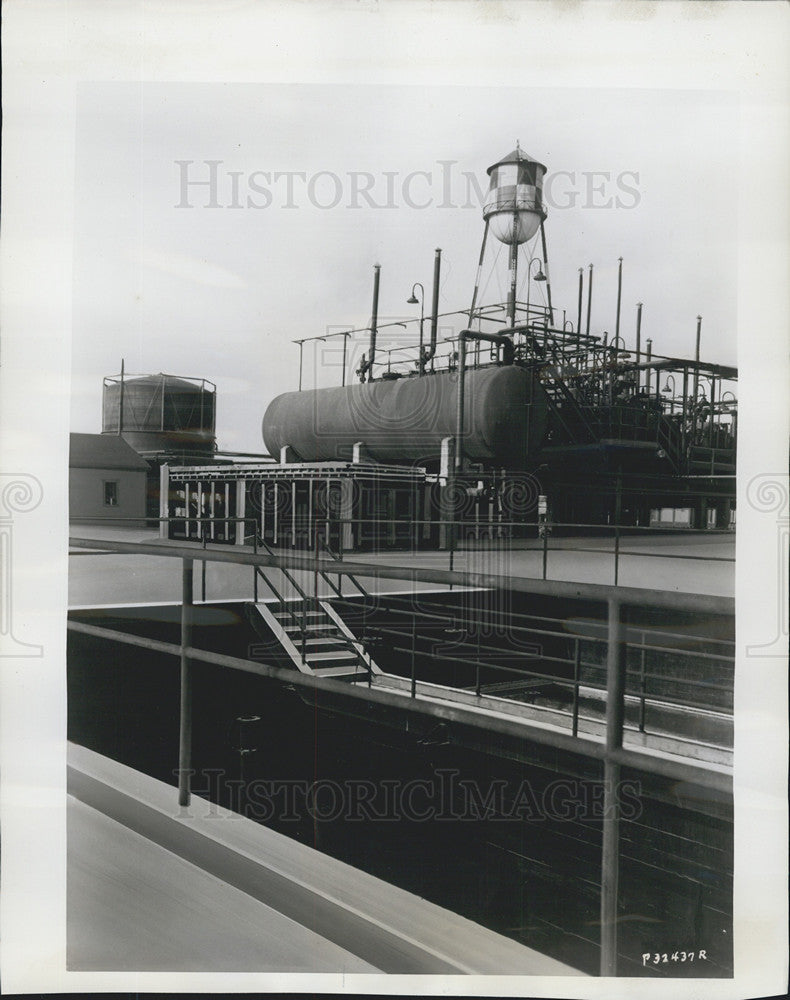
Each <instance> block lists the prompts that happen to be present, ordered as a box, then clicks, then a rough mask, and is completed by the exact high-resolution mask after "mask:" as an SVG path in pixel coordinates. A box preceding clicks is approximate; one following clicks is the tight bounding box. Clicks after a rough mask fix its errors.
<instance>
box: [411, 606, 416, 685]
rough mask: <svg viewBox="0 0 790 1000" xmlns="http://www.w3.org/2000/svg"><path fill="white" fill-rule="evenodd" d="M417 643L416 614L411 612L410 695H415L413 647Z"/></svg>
mask: <svg viewBox="0 0 790 1000" xmlns="http://www.w3.org/2000/svg"><path fill="white" fill-rule="evenodd" d="M416 645H417V615H416V614H413V615H412V619H411V696H412V698H416V696H417V666H416V659H415V647H416Z"/></svg>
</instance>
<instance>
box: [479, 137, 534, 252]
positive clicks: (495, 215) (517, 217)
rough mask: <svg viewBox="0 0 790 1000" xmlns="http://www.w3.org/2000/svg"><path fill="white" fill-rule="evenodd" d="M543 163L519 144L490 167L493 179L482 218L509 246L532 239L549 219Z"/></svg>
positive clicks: (499, 238) (489, 172) (489, 173)
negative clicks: (544, 190) (528, 154)
mask: <svg viewBox="0 0 790 1000" xmlns="http://www.w3.org/2000/svg"><path fill="white" fill-rule="evenodd" d="M545 173H546V168H545V167H544V166H543V164H542V163H538V161H537V160H533V159H532V157H531V156H527V154H526V153H524V152H523V151H522V150H521V149H520V148H519V147H518V146H516V148H515V149H514V150H513V152H512V153H509V154H508V155H507V156H505V157H503V158H502V159H501V160H500V161H499V162H498V163H495V164H494V165H493V166H491V167H489V168H488V175H489V177H490V178H491V180H490V183H489V187H488V193H487V194H486V199H485V202H484V203H483V218H484V219H485V220H486V222H488V224H489V226H490V229H491V232H492V233H493V234H494V236H496V238H497V239H498V240H499V241H500V242H502V243H506V244H508V245H509V246H512V245H513V244H514V243H515V244H521V243H526V242H527V240H531V239H532V237H533V236H534V235H535V233H536V232H537V231H538V227H539V226H540V224H541V222H543V220H544V219H545V218H546V212H545V211H544V209H543V175H544V174H545Z"/></svg>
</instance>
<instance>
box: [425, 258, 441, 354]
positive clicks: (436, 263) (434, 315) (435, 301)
mask: <svg viewBox="0 0 790 1000" xmlns="http://www.w3.org/2000/svg"><path fill="white" fill-rule="evenodd" d="M441 272H442V251H441V248H440V247H437V248H436V250H435V251H434V255H433V297H432V300H431V346H430V348H429V356H430V359H431V371H433V370H434V364H435V362H434V357H435V355H436V338H437V336H438V333H439V278H440V277H441ZM423 294H424V292H423ZM426 360H427V359H426Z"/></svg>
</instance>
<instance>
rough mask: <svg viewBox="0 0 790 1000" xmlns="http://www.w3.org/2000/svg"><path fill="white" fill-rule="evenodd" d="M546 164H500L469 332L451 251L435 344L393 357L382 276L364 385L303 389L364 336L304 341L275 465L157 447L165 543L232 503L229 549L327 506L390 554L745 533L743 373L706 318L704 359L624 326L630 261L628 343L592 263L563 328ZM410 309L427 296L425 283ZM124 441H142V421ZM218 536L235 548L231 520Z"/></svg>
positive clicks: (288, 541)
mask: <svg viewBox="0 0 790 1000" xmlns="http://www.w3.org/2000/svg"><path fill="white" fill-rule="evenodd" d="M545 169H546V168H545V167H544V166H543V164H541V163H538V162H537V161H536V160H533V159H532V158H530V157H529V156H527V155H526V154H525V153H524V152H523V151H522V150H521V149H520V148H519V147H518V146H517V148H516V149H515V150H513V152H512V153H510V154H509V155H508V156H505V157H504V158H503V159H502V160H500V161H498V162H497V163H495V164H494V165H493V166H491V167H490V168H489V170H488V173H489V176H490V186H489V190H488V194H487V196H486V200H485V204H484V207H483V218H484V222H485V226H484V233H483V241H482V246H481V250H480V257H479V266H478V271H477V279H476V282H475V287H474V292H473V295H472V301H471V304H470V306H469V308H468V309H466V310H462V311H459V312H458V313H457V314H455V315H458V316H461V317H463V319H464V321H465V322H464V329H461V330H460V331H458V332H457V333H456V334H455V335H454V336H451V337H449V338H447V339H445V340H444V341H442V343H439V342H438V337H437V331H438V322H439V306H438V298H439V279H440V268H441V251H440V250H437V251H436V256H435V263H434V283H433V308H432V315H431V320H430V337H429V340H428V343H427V344H426V343H424V342H423V336H422V334H423V324H422V321H421V322H420V339H419V342H417V343H414V344H413V345H412V346H411V347H399V348H398V349H397V359H396V358H393V356H392V355H393V351H386V352H384V351H381V350H380V348H379V347H378V345H377V338H378V333H379V329H380V327H379V325H378V297H379V281H380V267H379V266H378V265H376V267H375V271H374V292H373V309H372V319H371V323H370V327H369V343H368V347H367V352H366V353H365V354H363V355H362V359H361V362H360V365H359V368H358V369H357V374H358V376H359V382H358V383H357V384H346V365H345V363H344V366H343V371H342V384H341V385H340V386H337V387H334V388H332V387H329V388H320V389H312V390H302V388H301V382H302V379H301V357H302V348H303V345H304V343H305V342H307V341H309V340H311V339H316V340H324V339H326V337H327V336H343V337H344V362H345V348H346V346H347V340H348V337H349V336H350V335H351V334H352V333H354V332H356V331H348V332H345V333H339V334H324V335H322V336H320V337H316V338H310V337H306V338H301V339H300V340H298V341H296V342H297V343H298V344H299V350H300V378H299V385H300V389H299V391H296V392H288V393H284V394H282V395H279V396H277V397H276V398H275V399H274V400H272V401H271V402H270V404H269V406H268V408H267V410H266V412H265V415H264V418H263V427H262V431H263V440H264V443H265V445H266V448H267V449H268V453H269V455H270V456H271V457H272V458H273V459H274V460H275V463H276V464H274V465H272V464H270V463H267V464H263V463H260V462H259V463H254V464H245V465H243V466H233V467H226V468H222V469H219V468H217V466H216V464H215V463H213V462H212V463H211V464H208V463H206V462H201V461H199V460H196V461H189V462H188V463H187V462H182V463H179V462H173V461H172V460H169V459H168V455H169V456H170V458H173V457H175V455H174V452H173V451H171V452H169V453H168V452H167V451H166V450H164V451H163V450H159V451H155V460H156V461H157V462H158V463H159V465H160V466H161V467H162V468H163V473H164V474H165V477H166V481H165V479H163V483H162V486H163V489H162V492H161V497H162V500H161V511H160V515H161V517H162V518H170V519H172V520H171V521H170V527H169V529H168V528H167V527H163V533H164V534H169V535H170V537H196V536H197V535H198V534H199V532H200V531H201V530H202V529H201V528H200V526H199V525H200V523H201V522H200V520H199V518H201V517H202V518H203V523H204V524H211V520H210V519H211V518H216V516H217V510H218V508H219V507H222V513H223V516H225V517H227V518H232V519H233V521H232V525H233V529H232V530H231V529H230V527H229V526H228V527H227V530H224V531H223V533H222V537H223V538H224V539H225V540H227V541H237V542H239V543H242V542H244V541H245V540H247V541H249V540H250V539H251V538H252V537H260V538H261V539H264V540H266V541H268V542H270V543H272V544H274V545H278V546H281V545H286V546H292V547H303V546H308V547H312V546H313V545H314V542H315V538H314V537H313V533H314V530H315V528H314V526H315V524H316V517H315V513H316V512H317V511H319V510H323V511H324V513H325V516H324V518H323V520H324V522H325V526H324V528H323V529H322V531H323V536H324V538H325V539H326V540H327V541H328V540H329V539H330V537H331V538H334V539H335V541H336V542H337V543H339V544H341V545H342V547H343V548H346V549H354V548H359V547H363V548H364V547H368V546H370V545H375V544H380V543H383V544H385V545H399V544H401V543H404V544H408V545H415V544H428V545H434V544H438V545H440V546H442V547H446V546H447V545H450V544H452V543H453V540H457V539H458V538H468V537H473V538H475V539H480V538H492V537H497V538H501V537H503V536H504V537H511V536H518V535H521V534H525V533H527V534H528V533H529V532H530V531H533V532H534V530H535V526H536V524H537V523H538V521H539V519H541V520H542V521H544V522H545V521H549V522H550V523H551V525H552V527H553V530H555V531H558V532H562V531H563V530H565V529H566V528H567V529H571V528H574V529H578V528H585V529H587V528H591V527H594V526H595V525H612V524H622V525H627V526H649V525H650V523H651V518H652V519H653V520H655V519H656V518H658V517H660V516H661V513H660V512H662V511H664V512H665V516H666V515H667V514H669V516H671V517H672V520H673V521H674V520H675V513H674V512H680V511H682V512H683V517H682V518H680V520H681V521H682V523H685V524H686V525H688V526H689V527H694V528H706V527H719V528H722V527H724V528H726V527H729V526H730V525H731V524H732V522H733V509H734V499H735V444H736V432H737V401H736V397H735V393H734V388H735V383H736V380H737V369H735V368H732V367H728V366H725V365H719V364H711V363H706V362H703V361H702V360H701V359H700V356H699V343H700V328H701V319H700V318H699V317H698V319H697V348H696V352H695V356H694V357H693V358H673V357H664V356H661V355H659V354H657V353H655V352H654V351H653V345H652V342H651V341H650V340H647V341H646V342H645V343H644V344H643V343H642V340H641V317H642V306H641V304H640V305H639V307H638V312H637V325H636V343H635V345H633V346H631V347H629V346H627V345H626V342H625V339H624V337H623V336H622V335H621V333H620V297H621V294H620V293H621V287H622V259H621V260H620V267H619V272H618V301H617V314H616V318H615V332H614V334H613V335H612V336H611V337H610V335H609V334H608V333H603V334H601V335H599V334H592V333H591V332H590V309H591V297H592V280H593V268H592V265H590V268H589V273H588V276H587V310H586V322H585V316H584V309H583V305H584V272H583V269H580V271H579V297H578V311H577V320H576V323H575V325H574V323H573V321H571V320H566V319H564V317H565V315H566V312H565V311H563V312H562V314H561V315H562V317H563V319H562V321H560V312H559V310H557V309H556V308H555V307H554V306H553V305H552V297H551V282H550V279H549V261H548V254H547V245H546V236H545V230H544V220H545V218H546V212H545V210H544V208H543V198H542V183H543V176H544V173H545ZM491 235H493V236H494V237H495V238H496V239H497V240H499V241H500V242H502V243H504V244H505V245H506V246H507V247H508V269H509V294H508V298H507V301H506V302H505V303H499V304H493V305H480V304H479V303H478V297H479V288H480V279H481V274H482V272H483V268H484V266H485V261H486V249H487V245H488V243H489V237H490V236H491ZM538 240H539V241H540V251H539V253H538V254H537V255H535V256H530V257H529V262H528V264H527V269H526V273H525V274H523V275H522V280H523V279H524V278H525V279H526V284H527V299H526V302H522V301H520V300H519V298H518V286H519V262H520V251H521V248H522V247H524V246H527V247H529V246H532V244H536V243H537V241H538ZM531 241H532V242H531ZM533 249H534V247H533ZM534 264H537V265H538V267H537V271H535V269H534V268H533V265H534ZM533 281H534V282H537V283H540V284H544V285H545V289H546V296H545V298H546V303H545V304H535V303H534V302H532V303H531V302H530V291H531V286H532V282H533ZM411 301H418V300H417V299H416V298H415V296H414V290H413V295H412V299H411ZM451 315H452V314H451ZM484 325H485V328H484ZM138 383H139V384H138ZM201 385H202V384H201ZM129 386H133V387H134V391H135V392H137V391H142V392H143V393H144V395H146V399H148V400H149V402H148V403H145V405H144V406H143V411H144V412H143V414H142V419H143V422H144V425H145V426H144V430H145V434H146V435H153V436H152V438H151V441H152V443H154V442H158V440H159V439H158V437H157V434H158V432H159V431H158V428H159V424H160V423H162V425H163V426H164V423H163V422H164V419H165V418H164V416H162V418H161V420H160V418H159V417H158V416H157V417H156V420H155V421H154V423H155V424H156V427H153V426H152V427H151V428H149V426H148V422H149V420H150V416H149V414H150V412H151V411H152V410H155V411H157V413H158V410H157V404H156V400H155V399H154V398H153V395H152V393H154V390H156V391H159V389H158V384H156V383H154V384H150V383H149V382H147V381H145V380H138V382H135V383H129ZM172 388H173V387H172V386H171V387H170V389H171V390H172ZM212 388H213V387H212ZM164 391H165V390H164V388H163V389H162V392H161V395H162V398H164ZM196 393H197V389H195V390H194V391H193V394H196ZM118 394H119V387H118V385H117V382H115V381H113V383H112V385H111V386H110V387H109V388H108V387H107V386H106V387H105V431H110V432H112V430H113V429H114V428H115V427H116V425H117V419H116V422H113V420H111V419H110V415H111V414H115V413H117V412H118V402H117V397H118ZM156 398H157V399H158V398H159V397H156ZM205 398H206V401H207V402H206V405H207V406H209V409H208V410H206V411H204V409H203V405H204V402H203V400H204V397H203V389H202V388H201V389H200V401H199V403H198V398H197V395H195V400H194V405H195V407H197V409H196V410H195V412H196V413H199V414H200V420H199V422H198V426H199V427H200V428H204V427H205V428H206V430H199V431H198V436H197V438H195V440H194V442H193V441H192V438H190V442H191V443H193V444H195V445H197V444H199V445H201V446H203V447H204V448H208V449H209V451H210V445H211V441H212V440H213V439H212V438H211V436H210V434H209V433H208V430H207V427H208V425H209V424H210V426H211V428H212V431H213V409H211V405H210V403H211V404H213V393H212V394H207V395H206V397H205ZM209 401H210V403H209ZM164 412H165V411H164V410H163V411H162V413H163V414H164ZM168 412H170V411H168ZM173 412H175V409H174V411H173ZM205 413H209V419H206V417H205ZM124 414H126V404H124ZM129 418H131V419H132V420H140V419H141V414H140V413H138V412H137V409H134V410H133V411H130V412H129ZM190 426H191V425H190ZM129 430H130V431H131V428H129ZM124 435H125V436H127V439H128V440H130V441H132V438H130V437H128V435H127V431H126V430H124ZM133 437H134V441H132V443H135V446H136V447H140V446H142V445H143V444H144V443H147V442H143V441H142V437H141V435H140V434H139V433H138V432H137V431H135V433H134V435H133ZM138 438H140V443H139V444H138V443H137V442H138ZM174 443H175V442H174ZM154 446H155V447H156V445H154ZM141 453H142V454H145V455H146V457H149V454H148V453H146V452H145V451H142V452H141ZM195 458H196V459H199V456H198V455H197V454H196V455H195ZM285 498H287V500H286V499H285ZM286 506H287V516H286V514H285V508H286ZM191 518H194V520H192V522H191V526H190V523H189V522H190V519H191ZM164 523H165V522H163V524H164ZM230 523H231V522H229V525H230ZM212 530H213V537H217V528H216V527H215V528H213V529H212Z"/></svg>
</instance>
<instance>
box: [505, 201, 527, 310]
mask: <svg viewBox="0 0 790 1000" xmlns="http://www.w3.org/2000/svg"><path fill="white" fill-rule="evenodd" d="M517 234H518V212H514V213H513V242H512V243H511V244H510V291H509V293H508V300H507V311H508V318H509V319H510V326H511V327H514V326H515V325H516V283H517V280H518V243H516V235H517ZM527 322H529V316H527Z"/></svg>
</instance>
